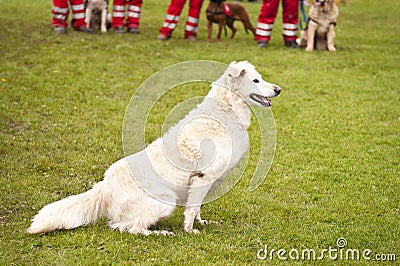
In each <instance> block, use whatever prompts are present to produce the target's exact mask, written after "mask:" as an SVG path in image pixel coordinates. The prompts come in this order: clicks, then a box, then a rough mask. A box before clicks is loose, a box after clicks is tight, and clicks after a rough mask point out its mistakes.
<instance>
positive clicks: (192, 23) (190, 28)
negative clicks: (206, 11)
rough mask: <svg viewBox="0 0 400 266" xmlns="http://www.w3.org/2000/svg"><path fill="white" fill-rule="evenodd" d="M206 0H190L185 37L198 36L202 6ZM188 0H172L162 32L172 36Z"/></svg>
mask: <svg viewBox="0 0 400 266" xmlns="http://www.w3.org/2000/svg"><path fill="white" fill-rule="evenodd" d="M203 1H204V0H189V14H188V17H187V20H186V25H185V37H189V36H196V35H197V31H198V27H199V17H200V11H201V6H202V5H203ZM185 3H186V0H172V1H171V3H170V4H169V6H168V10H167V14H166V16H165V20H164V24H163V26H162V28H161V29H160V33H161V34H164V35H167V36H171V35H172V31H173V30H174V29H175V27H176V24H177V23H178V21H179V16H180V14H181V12H182V9H183V6H184V5H185Z"/></svg>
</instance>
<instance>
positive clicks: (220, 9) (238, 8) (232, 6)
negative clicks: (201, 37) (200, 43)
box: [206, 0, 256, 42]
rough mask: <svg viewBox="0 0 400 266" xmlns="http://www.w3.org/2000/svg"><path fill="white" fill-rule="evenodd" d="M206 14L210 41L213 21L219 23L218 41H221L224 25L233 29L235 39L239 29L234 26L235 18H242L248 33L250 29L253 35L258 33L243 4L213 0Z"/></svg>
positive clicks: (208, 39)
mask: <svg viewBox="0 0 400 266" xmlns="http://www.w3.org/2000/svg"><path fill="white" fill-rule="evenodd" d="M206 16H207V20H208V25H207V26H208V38H207V41H208V42H211V35H212V23H216V24H218V34H217V39H216V41H217V42H219V41H221V32H222V28H223V27H224V26H228V27H229V28H230V29H231V30H232V35H231V37H230V38H231V39H233V37H234V36H235V33H236V31H237V29H236V28H235V27H234V26H233V23H234V22H235V20H240V21H241V22H242V23H243V25H244V28H245V30H246V33H248V30H250V31H251V32H252V33H253V35H255V33H256V29H255V28H254V27H253V25H252V24H251V22H250V19H249V15H248V13H247V11H246V9H245V8H244V6H242V5H241V4H238V3H225V0H211V1H210V4H209V5H208V7H207V10H206Z"/></svg>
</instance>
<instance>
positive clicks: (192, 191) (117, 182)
mask: <svg viewBox="0 0 400 266" xmlns="http://www.w3.org/2000/svg"><path fill="white" fill-rule="evenodd" d="M211 86H212V88H211V90H210V92H209V93H208V95H207V96H206V97H205V99H204V101H203V102H202V103H200V104H199V105H198V106H197V107H196V108H195V109H194V110H192V111H191V112H190V113H189V114H188V115H187V116H186V117H185V118H184V119H183V120H182V121H180V122H179V123H178V124H177V125H176V126H174V127H172V128H171V129H170V130H169V131H168V132H167V133H166V134H164V136H163V137H162V138H160V139H158V140H156V141H154V142H153V143H151V144H150V145H149V146H148V147H147V148H146V149H145V150H143V151H141V152H138V153H136V154H133V155H131V156H128V157H125V158H123V159H121V160H119V161H117V162H115V163H114V164H113V165H111V166H110V168H109V169H108V170H107V171H106V173H105V176H104V180H103V181H101V182H99V183H97V184H96V185H94V187H93V188H92V189H90V190H89V191H87V192H85V193H82V194H79V195H75V196H70V197H68V198H65V199H62V200H60V201H57V202H54V203H51V204H49V205H47V206H45V207H44V208H43V209H42V210H40V211H39V213H38V214H37V215H36V216H35V217H34V218H33V220H32V225H31V226H30V228H29V229H28V230H27V231H28V232H29V233H32V234H35V233H45V232H50V231H52V230H55V229H72V228H75V227H78V226H81V225H86V224H89V223H92V222H95V221H96V219H97V218H98V217H99V216H105V217H107V218H108V219H109V225H110V227H111V228H113V229H118V230H120V231H128V232H129V233H132V234H138V233H140V234H144V235H149V234H152V233H154V234H164V235H167V234H173V233H172V232H168V231H164V230H159V231H155V230H149V227H150V226H151V225H154V224H155V223H156V222H157V221H159V220H160V219H162V218H164V217H167V216H169V215H171V214H172V212H173V211H174V209H175V207H176V205H179V204H182V205H184V206H185V211H184V230H185V231H186V232H193V233H198V230H196V229H193V223H194V220H195V219H196V220H197V221H198V222H200V223H201V224H207V223H208V222H207V221H206V220H202V219H201V217H200V206H201V204H202V202H203V199H204V197H205V196H206V194H207V193H208V191H209V189H210V187H211V186H212V185H213V184H214V182H215V181H217V180H220V179H222V178H224V177H225V176H226V175H227V174H228V172H229V171H230V170H231V169H232V168H233V167H234V166H235V165H236V164H238V163H239V161H240V160H241V158H242V157H243V156H244V155H245V154H246V152H247V150H248V146H249V143H248V139H247V132H246V129H247V127H248V126H249V125H250V117H251V112H250V109H249V106H248V105H247V104H254V105H261V106H264V107H270V106H271V101H270V100H269V99H267V97H268V98H272V97H276V96H278V95H279V93H280V88H279V87H278V86H276V85H274V84H270V83H268V82H266V81H264V80H263V79H262V77H261V75H260V74H259V73H258V72H257V71H256V70H255V68H254V66H253V65H251V64H250V63H248V62H246V61H243V62H238V63H236V62H233V63H231V64H230V65H229V67H228V69H227V70H226V71H225V73H224V74H223V75H222V76H221V77H220V78H219V79H218V80H217V81H216V82H214V83H212V85H211ZM205 138H207V139H210V140H212V143H213V145H214V146H213V147H212V148H207V147H206V148H204V147H203V146H202V145H203V143H202V141H203V140H204V139H205ZM174 143H176V144H174ZM205 146H207V145H205ZM166 151H167V152H166ZM207 153H210V154H207ZM211 153H212V154H211ZM170 154H171V155H170ZM177 154H178V155H177ZM170 156H171V157H173V158H170ZM210 157H212V160H210ZM171 160H172V161H174V162H177V164H179V165H177V164H175V163H172V162H171ZM159 177H162V178H159Z"/></svg>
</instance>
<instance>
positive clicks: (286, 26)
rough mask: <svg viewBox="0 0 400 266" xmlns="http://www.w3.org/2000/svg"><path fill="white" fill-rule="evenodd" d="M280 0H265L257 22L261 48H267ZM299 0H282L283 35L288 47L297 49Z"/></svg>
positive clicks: (257, 36) (257, 34)
mask: <svg viewBox="0 0 400 266" xmlns="http://www.w3.org/2000/svg"><path fill="white" fill-rule="evenodd" d="M279 1H280V0H263V4H262V6H261V10H260V14H259V16H258V21H257V29H256V40H257V42H258V46H259V47H266V46H267V45H268V42H269V40H270V39H271V32H272V28H273V26H274V21H275V18H276V14H277V12H278V6H279ZM298 2H299V1H298V0H282V8H283V12H282V19H283V24H282V35H283V40H284V41H285V46H286V47H292V48H297V47H298V45H297V43H296V38H297V23H298V11H299V10H298Z"/></svg>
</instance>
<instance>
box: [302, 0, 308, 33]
mask: <svg viewBox="0 0 400 266" xmlns="http://www.w3.org/2000/svg"><path fill="white" fill-rule="evenodd" d="M300 11H301V16H302V18H301V19H300V29H301V30H305V29H306V28H307V24H308V20H307V16H306V10H305V8H304V0H300ZM302 21H303V22H304V23H305V24H306V27H305V28H304V27H303V23H302Z"/></svg>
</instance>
